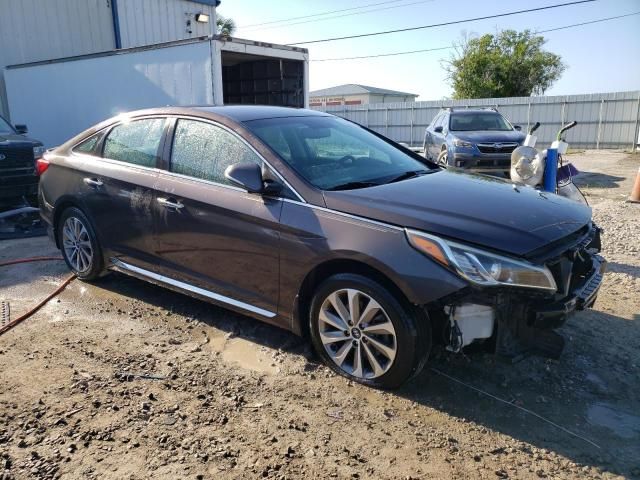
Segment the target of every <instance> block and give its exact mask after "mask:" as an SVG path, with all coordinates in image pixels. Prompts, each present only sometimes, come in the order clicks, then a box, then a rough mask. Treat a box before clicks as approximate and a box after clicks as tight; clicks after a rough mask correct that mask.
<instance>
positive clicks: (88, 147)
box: [73, 133, 102, 155]
mask: <svg viewBox="0 0 640 480" xmlns="http://www.w3.org/2000/svg"><path fill="white" fill-rule="evenodd" d="M101 135H102V134H101V133H96V134H95V135H93V136H91V137H89V138H87V139H86V140H84V141H83V142H81V143H79V144H78V145H76V146H75V147H73V151H74V152H76V153H82V154H85V155H96V145H97V144H98V140H100V136H101Z"/></svg>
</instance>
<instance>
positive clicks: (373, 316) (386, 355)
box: [318, 288, 398, 379]
mask: <svg viewBox="0 0 640 480" xmlns="http://www.w3.org/2000/svg"><path fill="white" fill-rule="evenodd" d="M318 327H319V328H318V330H319V334H320V341H321V342H322V345H323V346H324V349H325V351H326V352H327V354H328V355H329V357H330V358H331V360H332V361H333V362H334V363H335V364H336V365H337V366H338V367H339V368H340V369H341V370H343V371H344V372H346V373H348V374H349V375H352V376H354V377H357V378H363V379H372V378H376V377H379V376H381V375H383V374H385V373H386V372H387V371H388V370H389V369H390V368H391V366H392V365H393V361H394V359H395V357H396V353H397V349H398V346H397V340H396V331H395V329H394V327H393V323H392V322H391V320H390V319H389V316H388V315H387V313H386V312H385V310H384V308H383V307H382V306H381V305H380V304H379V303H378V302H377V301H376V300H375V299H374V298H372V297H371V296H370V295H368V294H366V293H364V292H362V291H360V290H356V289H350V288H349V289H341V290H336V291H334V292H333V293H331V294H330V295H328V296H327V298H326V299H325V300H324V302H323V303H322V306H321V307H320V312H319V314H318Z"/></svg>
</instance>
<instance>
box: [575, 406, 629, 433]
mask: <svg viewBox="0 0 640 480" xmlns="http://www.w3.org/2000/svg"><path fill="white" fill-rule="evenodd" d="M587 421H588V422H589V423H590V424H591V425H595V426H598V427H605V428H608V429H609V430H612V431H613V432H614V433H615V434H616V435H617V436H618V437H621V438H635V437H640V417H638V416H636V415H631V414H630V413H626V412H623V411H621V410H619V409H617V408H616V407H615V406H613V405H610V404H607V403H594V404H593V405H591V406H590V407H589V410H588V411H587Z"/></svg>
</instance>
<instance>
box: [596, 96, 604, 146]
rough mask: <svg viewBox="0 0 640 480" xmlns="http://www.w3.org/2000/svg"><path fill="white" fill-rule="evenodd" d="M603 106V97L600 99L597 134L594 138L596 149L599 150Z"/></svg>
mask: <svg viewBox="0 0 640 480" xmlns="http://www.w3.org/2000/svg"><path fill="white" fill-rule="evenodd" d="M603 107H604V98H603V99H602V100H600V113H599V114H598V136H597V138H596V150H600V135H601V134H602V109H603Z"/></svg>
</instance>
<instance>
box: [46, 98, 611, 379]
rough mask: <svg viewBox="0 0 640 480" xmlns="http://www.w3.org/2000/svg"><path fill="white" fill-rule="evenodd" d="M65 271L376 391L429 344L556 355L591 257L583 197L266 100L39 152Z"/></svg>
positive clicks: (149, 115) (126, 124)
mask: <svg viewBox="0 0 640 480" xmlns="http://www.w3.org/2000/svg"><path fill="white" fill-rule="evenodd" d="M38 172H40V174H41V181H40V190H39V200H40V206H41V213H42V217H43V218H44V220H45V221H46V222H47V224H48V225H49V226H50V232H51V236H52V238H53V240H54V241H55V242H56V245H57V246H58V247H59V248H60V249H61V250H62V253H63V255H64V258H65V260H66V262H67V265H68V266H69V268H70V269H71V270H72V271H73V272H74V273H75V274H76V275H77V276H78V277H79V278H80V279H83V280H86V281H91V280H95V279H96V278H98V277H99V276H100V275H103V274H104V273H106V272H107V271H109V270H116V271H119V272H122V273H125V274H128V275H132V276H134V277H138V278H140V279H143V280H146V281H149V282H152V283H155V284H158V285H161V286H164V287H167V288H170V289H173V290H176V291H179V292H183V293H185V294H187V295H191V296H193V297H196V298H199V299H202V300H206V301H209V302H212V303H214V304H217V305H221V306H224V307H226V308H230V309H232V310H235V311H238V312H241V313H243V314H247V315H251V316H253V317H255V318H257V319H260V320H262V321H265V322H269V323H271V324H274V325H277V326H279V327H282V328H286V329H288V330H291V331H293V332H295V333H297V334H299V335H303V336H307V337H308V338H309V339H310V340H311V342H312V343H313V345H314V347H315V349H316V350H317V352H318V354H319V355H320V357H321V358H322V359H323V360H324V361H325V362H326V364H327V365H328V366H329V367H330V368H332V369H333V370H334V371H336V372H337V373H339V374H341V375H344V376H346V377H348V378H350V379H352V380H355V381H357V382H360V383H364V384H367V385H371V386H375V387H383V388H392V387H397V386H399V385H401V384H402V383H403V382H405V381H406V380H407V379H409V378H410V377H411V376H412V375H415V374H416V373H417V372H419V371H420V369H421V368H422V367H423V365H424V364H425V362H426V360H427V358H428V356H429V352H430V351H431V349H432V346H433V345H434V344H442V345H444V346H445V347H446V348H448V349H449V350H452V351H455V352H458V351H461V350H462V349H463V348H465V347H467V346H469V345H472V344H482V345H483V346H484V347H485V348H487V349H490V350H493V351H494V352H496V353H497V354H499V355H502V356H507V357H511V358H516V357H519V356H521V355H524V354H528V353H541V354H544V355H549V356H553V357H557V356H559V355H560V352H561V351H562V348H563V340H562V337H561V336H559V335H558V334H557V333H555V332H554V329H555V328H557V327H559V326H560V325H562V324H563V323H564V322H565V321H566V319H567V317H568V316H569V315H570V314H571V313H572V312H573V311H575V310H581V309H585V308H588V307H590V306H592V305H593V303H594V301H595V298H596V295H597V293H598V289H599V287H600V283H601V281H602V274H603V271H604V266H605V261H604V260H603V259H602V258H601V257H600V256H599V255H598V252H599V251H600V231H599V229H598V227H597V226H596V225H594V223H593V222H592V220H591V211H590V209H589V208H588V207H585V206H583V205H579V204H577V203H573V202H571V201H568V200H566V199H563V198H561V197H558V196H556V195H553V194H549V193H544V192H538V191H536V190H534V189H532V188H524V187H523V188H520V187H518V188H514V187H513V186H512V185H511V184H510V183H508V182H505V181H502V180H498V179H495V178H491V177H485V176H479V175H470V174H466V173H463V172H460V171H455V170H453V169H449V170H443V169H441V168H440V167H438V166H437V165H436V164H434V163H431V162H429V161H427V160H425V159H424V158H422V157H421V156H419V155H416V154H414V153H413V152H411V151H410V150H408V149H406V148H404V147H402V146H400V145H398V144H396V143H394V142H392V141H390V140H388V139H386V138H385V137H383V136H381V135H379V134H378V133H376V132H373V131H371V130H369V129H367V128H364V127H362V126H359V125H357V124H354V123H352V122H349V121H346V120H343V119H340V118H337V117H334V116H332V115H328V114H325V113H320V112H314V111H309V110H294V109H286V108H279V107H255V106H237V107H231V106H230V107H194V108H177V107H173V108H170V107H167V108H159V109H153V110H145V111H139V112H133V113H130V114H127V115H122V116H119V117H115V118H112V119H110V120H107V121H105V122H103V123H101V124H99V125H97V126H95V127H93V128H91V129H89V130H87V131H85V132H83V133H81V134H80V135H78V136H76V137H75V138H73V139H71V140H69V141H68V142H66V143H65V144H63V145H62V146H60V147H58V148H56V149H54V150H53V151H50V152H49V153H47V154H46V155H45V157H44V158H43V159H41V160H39V161H38Z"/></svg>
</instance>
